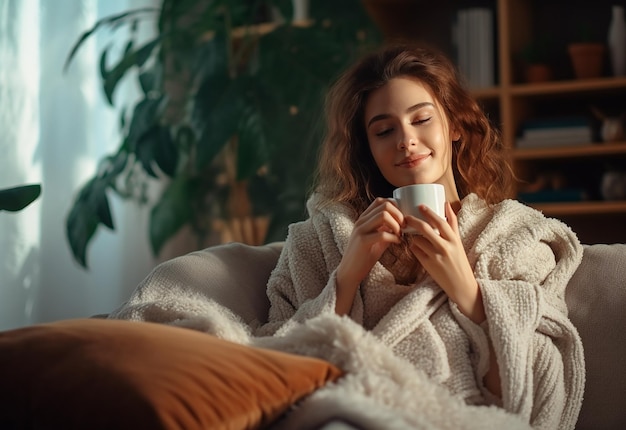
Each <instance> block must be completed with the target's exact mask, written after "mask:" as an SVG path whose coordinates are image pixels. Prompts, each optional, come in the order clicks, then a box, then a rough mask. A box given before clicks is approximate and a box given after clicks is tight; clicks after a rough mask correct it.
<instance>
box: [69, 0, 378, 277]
mask: <svg viewBox="0 0 626 430" xmlns="http://www.w3.org/2000/svg"><path fill="white" fill-rule="evenodd" d="M292 13H293V10H292V3H291V0H273V1H270V0H266V1H262V0H256V1H250V0H214V1H212V2H207V1H205V0H163V2H162V4H161V7H160V8H158V9H157V10H151V9H138V10H132V11H127V12H124V13H121V14H118V15H115V16H111V17H107V18H104V19H102V20H100V21H99V22H97V23H96V24H95V25H94V27H93V28H91V29H90V30H88V31H86V32H85V33H84V34H83V35H82V36H81V37H80V38H79V39H78V41H77V43H76V45H75V46H74V47H73V48H72V50H71V52H70V54H69V56H68V60H67V62H68V64H69V62H71V60H72V58H73V56H74V55H75V53H76V52H77V50H78V49H79V48H80V46H81V45H82V43H83V42H84V41H85V40H86V39H88V38H89V37H90V36H91V35H92V34H93V33H94V32H95V31H96V30H100V29H101V28H106V27H112V28H117V27H120V26H129V27H130V28H131V29H136V28H137V27H138V26H139V25H142V24H145V22H146V17H150V16H151V17H154V16H155V15H157V16H158V31H157V33H158V34H157V36H156V37H155V38H154V39H153V40H151V41H148V42H147V43H144V44H142V45H141V46H136V43H135V41H134V40H135V38H134V34H135V33H134V32H131V37H130V38H129V39H128V40H117V43H119V44H122V45H125V49H124V54H123V55H122V58H121V59H119V60H118V61H117V62H116V63H115V64H113V65H112V66H111V65H110V59H109V55H110V50H109V49H108V48H107V49H105V50H104V51H103V52H102V55H101V68H100V69H101V77H102V82H103V90H104V94H105V96H106V98H107V100H108V101H109V103H111V104H114V100H115V97H114V93H115V89H116V88H117V86H118V84H119V82H120V81H121V80H123V79H132V76H133V75H135V76H137V80H138V82H139V85H140V87H141V89H142V91H143V96H142V98H141V100H140V101H139V102H138V103H137V104H136V105H135V106H134V107H133V108H132V110H131V113H130V114H122V118H121V121H120V123H121V129H120V134H121V142H120V144H119V146H118V148H117V150H116V151H115V153H113V154H111V155H109V156H107V157H105V158H104V159H103V160H101V163H100V166H99V169H98V171H97V173H96V174H95V175H94V176H93V177H92V178H91V179H90V180H88V181H87V183H86V184H85V185H84V186H83V187H82V188H81V190H80V191H79V192H78V194H77V196H76V199H75V201H74V203H73V206H72V208H71V210H70V212H69V215H68V218H67V223H66V228H67V237H68V241H69V244H70V247H71V249H72V253H73V255H74V257H75V258H76V260H77V261H78V262H79V263H80V264H81V265H82V266H84V267H87V247H88V244H89V242H90V240H91V239H92V238H93V236H94V234H95V233H96V231H97V228H98V227H99V226H100V225H104V226H106V227H108V228H111V229H113V228H114V222H113V216H112V213H111V210H110V205H109V194H110V193H111V192H113V193H114V194H116V195H117V196H119V198H122V199H129V200H136V201H140V202H147V203H148V204H151V205H152V208H151V216H150V226H149V229H150V241H151V245H152V250H153V252H154V254H155V255H158V254H159V252H160V250H161V248H162V247H163V245H164V244H165V243H166V242H167V241H168V240H169V239H170V238H171V237H172V236H173V235H174V234H176V233H177V232H178V231H179V230H180V229H181V228H182V227H183V226H185V225H189V226H191V227H192V230H193V231H194V233H195V235H196V237H197V238H198V243H199V244H201V243H203V242H204V239H205V238H206V237H207V236H209V235H211V234H213V233H214V232H215V229H216V228H217V229H222V230H231V233H232V231H233V230H236V229H239V230H240V231H243V232H244V233H245V232H246V231H248V230H250V228H248V227H250V226H255V225H257V224H261V225H263V224H264V223H269V225H267V226H265V228H266V230H267V231H266V232H261V234H260V235H259V234H258V233H253V234H252V235H246V234H243V235H242V234H240V235H239V236H237V237H244V238H245V236H248V237H250V236H252V237H253V240H254V241H258V240H265V241H271V240H277V239H283V238H284V237H285V233H286V226H287V225H288V224H289V223H291V222H293V221H295V220H298V219H301V218H302V217H303V216H304V198H305V194H306V190H307V187H308V185H309V179H310V176H311V173H312V168H313V165H314V161H313V160H314V157H315V155H316V150H317V144H318V142H319V140H320V138H321V133H322V130H321V121H320V119H321V118H320V116H321V106H322V102H323V96H324V94H325V91H326V88H327V86H328V84H329V83H330V82H331V81H332V79H333V78H334V77H335V76H336V75H337V74H338V73H339V71H340V70H341V69H342V68H344V67H345V66H346V65H347V64H348V63H349V62H350V61H351V60H352V59H353V57H355V56H357V55H359V54H360V53H361V52H362V51H363V50H365V49H368V48H369V47H371V46H373V45H376V44H378V43H379V34H378V31H377V30H376V27H375V26H374V24H373V23H372V21H371V20H370V19H369V16H368V15H367V13H366V12H365V10H364V8H363V6H362V4H361V2H360V1H359V0H342V1H341V2H336V1H331V0H316V1H315V2H311V6H310V17H311V20H310V21H308V22H305V23H299V25H291V24H292V23H291V22H290V21H291V19H290V17H291V16H292ZM156 180H158V181H160V183H163V184H164V188H163V191H162V193H160V195H159V196H158V198H157V199H156V200H155V201H150V200H149V198H148V197H147V195H146V193H145V189H146V187H147V184H148V183H151V182H153V181H156ZM266 220H267V221H266ZM232 221H238V224H239V226H238V227H237V226H235V225H233V223H232ZM256 221H261V222H260V223H259V222H256ZM246 226H248V227H246ZM261 236H262V237H261Z"/></svg>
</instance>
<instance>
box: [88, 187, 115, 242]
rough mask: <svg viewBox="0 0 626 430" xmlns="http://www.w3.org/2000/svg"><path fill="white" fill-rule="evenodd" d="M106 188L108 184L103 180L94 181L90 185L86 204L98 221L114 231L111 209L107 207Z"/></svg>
mask: <svg viewBox="0 0 626 430" xmlns="http://www.w3.org/2000/svg"><path fill="white" fill-rule="evenodd" d="M107 188H108V183H107V182H106V181H105V180H98V179H97V180H95V181H94V182H93V183H92V187H91V193H90V194H89V200H88V202H89V204H90V205H91V206H92V208H93V209H94V211H95V213H96V215H97V216H98V221H99V222H100V223H102V224H104V225H105V226H106V227H108V228H110V229H111V230H115V226H114V225H113V217H112V216H111V208H110V206H109V198H108V197H107V194H106V190H107Z"/></svg>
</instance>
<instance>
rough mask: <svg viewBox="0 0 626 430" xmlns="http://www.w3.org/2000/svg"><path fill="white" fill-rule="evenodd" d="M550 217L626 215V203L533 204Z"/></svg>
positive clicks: (532, 205)
mask: <svg viewBox="0 0 626 430" xmlns="http://www.w3.org/2000/svg"><path fill="white" fill-rule="evenodd" d="M529 206H531V207H533V208H535V209H537V210H540V211H541V212H543V213H544V214H545V215H548V216H571V215H605V214H619V213H623V214H626V201H611V202H608V201H602V202H563V203H532V204H529Z"/></svg>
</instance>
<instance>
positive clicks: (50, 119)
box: [0, 0, 160, 330]
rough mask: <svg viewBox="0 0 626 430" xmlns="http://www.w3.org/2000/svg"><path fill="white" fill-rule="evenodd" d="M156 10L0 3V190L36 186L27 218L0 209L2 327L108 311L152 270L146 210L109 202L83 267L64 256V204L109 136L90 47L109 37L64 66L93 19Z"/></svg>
mask: <svg viewBox="0 0 626 430" xmlns="http://www.w3.org/2000/svg"><path fill="white" fill-rule="evenodd" d="M158 3H160V2H158V1H157V0H100V1H98V0H82V1H81V0H54V1H50V0H1V1H0V65H1V66H0V101H1V102H0V188H7V187H11V186H16V185H21V184H25V183H33V182H41V183H42V186H43V192H42V196H41V197H40V198H39V200H37V201H36V202H35V203H33V204H32V205H30V206H29V207H27V208H26V209H25V210H23V211H21V212H17V213H8V212H0V330H2V329H8V328H13V327H19V326H23V325H29V324H33V323H38V322H47V321H54V320H59V319H66V318H75V317H84V316H90V315H93V314H97V313H103V312H108V311H110V310H112V309H114V308H115V307H117V306H118V305H119V304H120V303H121V302H122V301H123V300H125V298H126V297H127V296H128V295H129V294H130V292H131V291H132V289H133V288H134V287H135V285H136V284H137V283H138V282H139V281H140V280H141V279H142V278H143V277H144V276H145V275H146V274H147V273H148V272H149V271H150V270H151V268H152V267H153V266H154V265H155V264H156V261H155V260H154V259H153V258H152V256H151V253H150V250H149V246H148V239H147V231H148V223H147V219H148V212H149V209H148V208H147V207H137V206H135V205H134V204H129V203H124V204H122V203H121V202H120V201H118V200H115V199H113V200H112V203H113V204H112V212H113V216H114V222H115V224H116V227H117V231H116V232H113V233H112V232H109V231H107V230H104V229H102V228H100V229H99V230H98V232H97V234H96V240H95V241H93V243H92V244H91V245H90V247H89V250H88V252H89V263H90V268H89V270H85V269H83V268H81V267H80V266H79V265H78V264H77V263H76V262H75V261H74V260H73V258H72V256H71V253H70V249H69V245H68V242H67V239H66V236H65V218H66V216H67V213H68V211H69V209H70V207H71V203H72V201H73V199H74V196H75V194H76V193H77V192H78V190H79V188H80V186H81V185H82V184H83V183H84V182H85V180H86V179H87V178H89V177H90V176H91V175H92V174H93V172H94V171H95V169H96V162H97V160H98V159H99V158H100V157H102V156H103V155H104V154H108V153H110V152H111V151H112V150H113V149H114V148H115V147H116V146H117V143H118V139H119V134H118V122H119V121H118V115H119V114H118V112H115V111H114V110H113V109H112V108H110V107H109V106H108V105H106V104H105V102H104V97H103V95H102V91H101V88H100V82H99V80H98V76H99V75H98V61H99V51H100V49H101V48H102V47H103V46H105V44H106V43H107V42H108V41H109V40H110V33H108V32H107V31H103V32H100V33H98V34H99V35H100V34H101V36H98V38H97V39H94V40H91V41H90V42H89V43H88V44H87V45H85V46H84V47H83V48H82V49H81V51H79V55H78V56H77V57H76V59H75V60H74V62H73V63H72V66H71V67H70V69H69V70H68V72H67V73H63V64H64V62H65V59H66V57H67V54H68V53H69V50H70V48H71V46H72V45H73V43H74V42H75V41H76V40H77V38H78V37H79V36H80V34H81V33H82V32H83V31H85V30H86V29H88V28H89V27H91V26H92V25H93V24H94V23H95V22H96V20H97V19H98V17H102V16H108V15H110V14H113V13H117V12H120V11H124V10H127V9H129V8H134V7H140V6H149V5H155V4H157V5H158ZM146 28H147V27H146ZM146 36H148V35H146ZM125 94H126V96H127V97H136V94H137V92H136V89H135V88H134V87H132V86H127V87H125V88H121V89H120V92H119V94H117V95H118V96H120V97H124V95H125Z"/></svg>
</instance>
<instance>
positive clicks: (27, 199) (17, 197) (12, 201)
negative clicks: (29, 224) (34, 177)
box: [0, 184, 41, 212]
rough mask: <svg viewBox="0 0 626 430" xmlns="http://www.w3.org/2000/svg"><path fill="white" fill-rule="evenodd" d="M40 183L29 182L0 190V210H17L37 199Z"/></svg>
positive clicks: (39, 192)
mask: <svg viewBox="0 0 626 430" xmlns="http://www.w3.org/2000/svg"><path fill="white" fill-rule="evenodd" d="M40 194H41V185H39V184H29V185H21V186H18V187H11V188H4V189H2V190H0V211H9V212H17V211H21V210H22V209H24V208H25V207H26V206H28V205H29V204H31V203H32V202H34V201H35V200H37V198H38V197H39V195H40Z"/></svg>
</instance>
